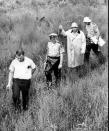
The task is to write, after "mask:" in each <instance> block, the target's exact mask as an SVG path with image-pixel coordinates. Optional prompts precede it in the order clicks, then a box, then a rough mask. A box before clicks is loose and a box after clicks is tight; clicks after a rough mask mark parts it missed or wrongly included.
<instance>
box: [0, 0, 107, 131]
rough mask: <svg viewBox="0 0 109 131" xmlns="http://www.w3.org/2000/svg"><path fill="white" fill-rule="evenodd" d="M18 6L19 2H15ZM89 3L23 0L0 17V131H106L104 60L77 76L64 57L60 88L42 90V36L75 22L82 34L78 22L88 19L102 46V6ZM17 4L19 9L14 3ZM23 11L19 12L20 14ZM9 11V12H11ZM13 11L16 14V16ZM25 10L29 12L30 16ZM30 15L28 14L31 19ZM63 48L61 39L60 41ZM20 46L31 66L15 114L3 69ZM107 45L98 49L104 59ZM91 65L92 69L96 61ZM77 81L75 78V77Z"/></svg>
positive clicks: (104, 24)
mask: <svg viewBox="0 0 109 131" xmlns="http://www.w3.org/2000/svg"><path fill="white" fill-rule="evenodd" d="M20 2H21V1H20ZM94 3H96V2H95V1H92V4H91V3H90V1H87V2H86V0H84V1H82V2H81V1H79V0H78V1H74V0H69V1H64V2H63V1H49V0H47V1H46V2H45V1H43V0H42V1H35V0H34V1H30V2H29V4H27V1H24V2H21V4H22V5H21V7H22V8H23V9H22V8H19V7H17V8H16V9H12V10H11V11H9V12H7V13H6V14H5V15H4V14H1V19H0V34H1V35H0V105H1V106H0V130H1V131H51V130H53V129H54V130H58V131H73V130H74V131H76V130H77V131H78V130H82V131H85V130H86V131H107V129H108V112H107V109H108V93H107V91H108V88H107V87H108V86H107V85H108V82H107V79H108V74H107V72H108V66H107V62H106V63H105V64H104V65H102V66H100V67H98V68H96V69H95V70H91V69H90V70H91V71H90V72H89V73H86V75H83V73H85V71H86V68H82V69H81V70H79V72H76V70H75V69H73V70H70V69H68V68H67V66H66V61H67V59H66V53H65V56H64V58H65V59H64V65H63V66H64V67H63V70H62V76H63V77H62V78H63V79H62V82H61V86H60V88H56V87H52V90H50V91H48V90H46V84H45V76H44V72H43V61H44V59H45V53H46V45H47V42H48V40H49V37H48V34H49V33H51V32H56V33H58V26H59V24H62V25H63V27H64V28H65V30H67V29H69V28H70V26H71V23H72V22H74V21H76V22H77V23H78V24H79V26H80V28H81V29H82V30H84V25H83V22H82V21H83V18H84V16H89V17H91V18H92V20H93V21H94V22H95V23H97V24H98V26H99V29H100V32H101V36H102V37H103V38H104V40H105V41H106V42H108V35H107V34H108V33H107V32H108V28H107V25H108V21H107V18H108V17H107V14H108V13H107V6H105V5H103V6H102V5H98V4H97V6H96V7H95V6H93V5H94ZM19 6H20V5H19ZM22 10H23V12H22ZM12 11H13V12H12ZM16 12H17V13H16ZM30 12H31V13H30ZM33 14H34V15H33ZM60 40H61V41H62V42H63V45H64V46H65V47H66V40H65V39H64V38H60ZM19 46H23V48H24V50H25V53H26V55H27V56H29V57H31V58H32V59H33V60H34V62H35V63H36V65H37V67H38V70H37V71H36V73H35V74H34V76H33V79H32V86H31V90H30V106H29V110H28V111H27V112H24V113H23V112H21V113H19V112H15V110H14V109H13V106H12V99H11V95H12V92H11V91H10V92H9V93H8V92H6V90H5V87H6V84H7V77H8V67H9V64H10V62H11V61H12V59H13V58H14V54H15V51H16V50H17V49H18V48H19ZM107 47H108V44H106V45H105V46H104V47H103V48H102V51H103V53H104V55H105V56H108V53H107ZM93 57H94V56H93V54H92V60H93V63H92V65H91V67H92V66H95V64H94V63H96V58H93ZM81 74H82V75H83V77H79V76H80V75H81Z"/></svg>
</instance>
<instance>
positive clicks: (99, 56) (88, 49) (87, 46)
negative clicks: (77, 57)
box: [84, 43, 104, 64]
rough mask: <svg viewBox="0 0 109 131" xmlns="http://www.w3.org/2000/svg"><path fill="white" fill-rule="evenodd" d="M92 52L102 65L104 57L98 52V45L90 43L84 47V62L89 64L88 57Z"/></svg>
mask: <svg viewBox="0 0 109 131" xmlns="http://www.w3.org/2000/svg"><path fill="white" fill-rule="evenodd" d="M91 50H93V52H94V53H95V54H96V55H97V56H98V59H99V63H100V64H103V63H104V56H103V54H102V52H101V51H98V44H94V43H90V44H87V45H86V52H85V56H84V62H85V63H89V56H90V51H91Z"/></svg>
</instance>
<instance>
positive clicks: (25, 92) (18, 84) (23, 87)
mask: <svg viewBox="0 0 109 131" xmlns="http://www.w3.org/2000/svg"><path fill="white" fill-rule="evenodd" d="M30 84H31V80H22V79H13V86H12V92H13V96H12V98H13V102H14V105H15V107H16V108H17V107H18V106H19V102H20V91H21V92H22V100H23V109H24V110H25V109H26V108H27V106H28V100H29V88H30Z"/></svg>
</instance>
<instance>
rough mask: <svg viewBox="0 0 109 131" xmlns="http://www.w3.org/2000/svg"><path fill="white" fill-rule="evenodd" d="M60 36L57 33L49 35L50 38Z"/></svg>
mask: <svg viewBox="0 0 109 131" xmlns="http://www.w3.org/2000/svg"><path fill="white" fill-rule="evenodd" d="M57 36H58V35H57V34H56V33H51V34H49V37H57Z"/></svg>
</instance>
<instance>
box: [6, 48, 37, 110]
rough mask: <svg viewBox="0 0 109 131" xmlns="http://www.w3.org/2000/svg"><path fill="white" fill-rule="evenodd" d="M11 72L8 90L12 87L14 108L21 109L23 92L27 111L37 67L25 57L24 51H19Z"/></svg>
mask: <svg viewBox="0 0 109 131" xmlns="http://www.w3.org/2000/svg"><path fill="white" fill-rule="evenodd" d="M9 70H10V72H9V79H8V85H7V89H11V87H12V93H13V95H12V98H13V103H14V106H15V108H16V109H17V108H18V107H19V102H20V91H21V92H22V100H23V109H24V110H27V109H28V100H29V88H30V84H31V77H32V74H33V73H34V71H35V70H36V65H35V64H34V62H33V61H32V60H31V59H30V58H28V57H26V56H24V51H23V50H22V49H19V50H18V51H16V58H15V59H14V60H13V61H12V62H11V64H10V67H9Z"/></svg>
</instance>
